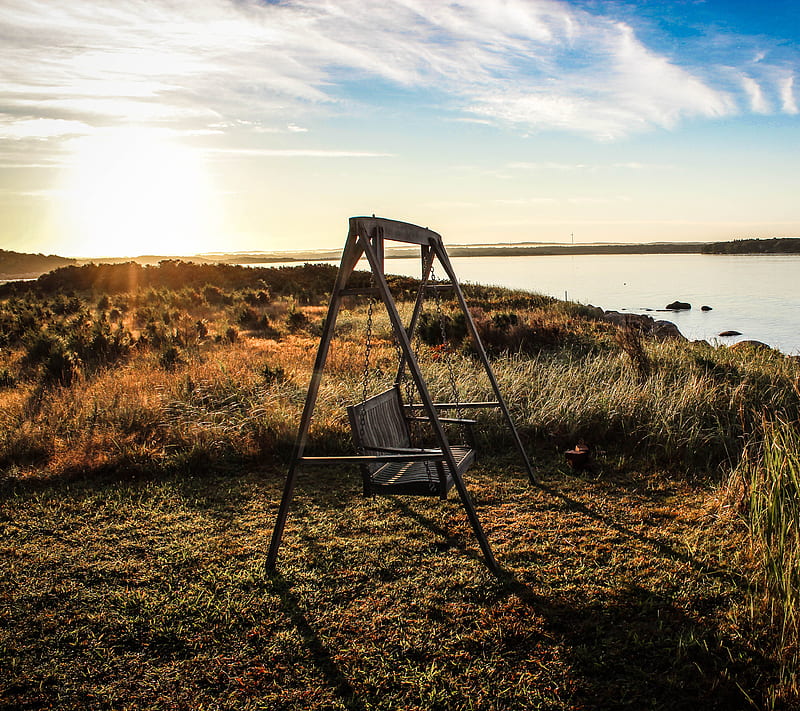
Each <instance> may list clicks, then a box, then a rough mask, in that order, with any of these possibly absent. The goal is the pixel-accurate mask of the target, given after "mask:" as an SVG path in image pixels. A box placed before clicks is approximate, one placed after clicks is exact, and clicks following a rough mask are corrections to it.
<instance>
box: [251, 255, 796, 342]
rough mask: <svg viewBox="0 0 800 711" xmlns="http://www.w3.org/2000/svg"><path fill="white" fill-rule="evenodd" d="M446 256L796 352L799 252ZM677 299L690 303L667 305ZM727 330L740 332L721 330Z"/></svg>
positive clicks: (462, 269) (521, 284)
mask: <svg viewBox="0 0 800 711" xmlns="http://www.w3.org/2000/svg"><path fill="white" fill-rule="evenodd" d="M451 261H452V263H453V268H454V270H455V272H456V275H457V276H458V278H459V281H461V282H472V283H479V284H492V285H498V286H505V287H510V288H514V289H525V290H527V291H532V292H536V293H539V294H546V295H549V296H554V297H556V298H559V299H567V300H570V301H576V302H579V303H582V304H592V305H594V306H599V307H601V308H603V309H605V310H607V311H621V312H627V313H636V314H647V315H649V316H652V317H653V318H654V319H663V320H666V321H672V322H673V323H674V324H675V325H676V326H677V327H678V328H679V329H680V331H681V333H683V335H684V336H686V337H687V338H689V339H690V340H705V341H708V342H709V343H712V344H714V345H731V344H733V343H735V342H737V341H741V340H755V341H761V342H762V343H766V344H767V345H769V346H772V347H773V348H776V349H778V350H780V351H782V352H783V353H786V354H789V355H800V255H716V254H714V255H711V254H708V255H707V254H616V255H611V254H603V255H555V256H541V255H531V256H527V255H526V256H508V257H502V256H500V257H452V258H451ZM251 266H256V265H251ZM258 266H276V264H275V263H271V264H264V265H258ZM359 268H366V266H365V264H362V265H360V266H359ZM386 271H387V272H388V273H393V274H403V275H408V276H419V271H420V264H419V260H418V259H389V260H387V261H386ZM440 271H441V270H440ZM676 300H677V301H683V302H686V303H689V304H691V307H692V308H691V309H688V310H685V311H669V310H666V306H667V304H670V303H672V302H674V301H676ZM703 306H708V307H710V310H706V311H703V310H702V308H701V307H703ZM725 331H738V332H739V334H740V335H736V336H721V335H720V334H721V333H723V332H725Z"/></svg>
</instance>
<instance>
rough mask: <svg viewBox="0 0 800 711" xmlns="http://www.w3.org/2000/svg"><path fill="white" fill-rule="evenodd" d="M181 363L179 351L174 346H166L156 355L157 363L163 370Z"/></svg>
mask: <svg viewBox="0 0 800 711" xmlns="http://www.w3.org/2000/svg"><path fill="white" fill-rule="evenodd" d="M181 363H183V360H182V359H181V354H180V351H179V350H178V349H177V348H176V347H175V346H167V347H166V348H165V349H164V350H163V351H161V355H160V356H159V357H158V364H159V365H160V366H161V367H162V368H163V369H164V370H175V367H176V366H178V365H180V364H181Z"/></svg>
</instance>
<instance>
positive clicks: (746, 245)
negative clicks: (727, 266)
mask: <svg viewBox="0 0 800 711" xmlns="http://www.w3.org/2000/svg"><path fill="white" fill-rule="evenodd" d="M702 253H703V254H800V238H796V237H771V238H769V239H735V240H731V241H730V242H709V243H708V244H707V245H705V246H704V247H703V249H702Z"/></svg>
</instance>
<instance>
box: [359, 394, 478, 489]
mask: <svg viewBox="0 0 800 711" xmlns="http://www.w3.org/2000/svg"><path fill="white" fill-rule="evenodd" d="M405 411H406V408H405V406H404V405H403V401H402V396H401V395H400V388H399V387H398V386H397V385H395V386H393V387H391V388H389V389H388V390H386V391H384V392H382V393H379V394H378V395H374V396H372V397H371V398H368V399H366V400H365V401H364V402H360V403H358V404H357V405H351V406H350V407H348V408H347V414H348V416H349V418H350V427H351V429H352V432H353V439H354V440H355V444H356V446H357V447H358V449H359V450H360V451H363V452H364V453H365V455H366V456H364V457H363V458H362V461H361V473H362V476H363V480H364V496H371V495H373V494H387V495H389V494H406V495H409V496H437V495H438V496H439V498H442V499H446V498H447V492H449V491H450V489H451V488H452V487H453V484H454V481H453V475H452V472H451V470H450V467H449V466H448V464H447V458H446V457H445V456H444V453H443V452H442V450H441V449H426V448H418V447H413V446H412V444H411V433H410V429H409V419H408V418H407V417H406V412H405ZM412 419H413V420H414V421H420V420H427V418H421V417H414V418H412ZM439 421H440V422H456V423H460V424H466V425H473V424H475V420H464V419H454V418H445V417H443V418H439ZM450 450H451V452H452V454H453V459H454V460H455V464H456V468H457V470H458V474H459V475H461V474H463V473H464V472H465V471H467V469H469V467H470V465H471V464H472V462H474V461H475V451H474V450H473V449H472V447H469V446H461V445H458V446H451V447H450ZM404 455H406V456H407V457H408V458H407V459H404ZM387 459H388V460H389V461H387Z"/></svg>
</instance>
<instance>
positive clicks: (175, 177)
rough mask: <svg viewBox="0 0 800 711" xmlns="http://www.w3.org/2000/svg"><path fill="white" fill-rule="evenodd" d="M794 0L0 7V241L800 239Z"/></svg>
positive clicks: (367, 0) (123, 0)
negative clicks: (368, 234)
mask: <svg viewBox="0 0 800 711" xmlns="http://www.w3.org/2000/svg"><path fill="white" fill-rule="evenodd" d="M799 39H800V3H796V2H795V1H794V0H769V1H768V2H763V3H755V2H751V1H750V0H742V1H739V0H705V1H702V0H673V1H672V2H663V3H657V2H649V1H648V0H627V1H626V0H619V1H615V0H609V1H603V2H600V1H599V0H575V1H572V2H562V1H558V0H462V1H461V2H449V1H448V0H399V1H397V2H391V1H389V0H285V1H277V2H270V1H265V0H260V1H257V0H115V2H113V3H110V2H105V1H100V0H70V2H67V3H64V2H54V1H52V0H2V2H0V51H1V52H2V54H1V55H0V56H1V57H2V61H1V62H0V248H3V249H10V250H15V251H22V252H43V253H47V254H50V253H55V254H61V255H64V256H80V257H91V256H135V255H141V254H163V255H192V254H199V253H204V252H219V251H229V252H232V251H274V250H293V249H330V248H337V247H340V246H341V245H342V244H343V243H344V238H345V236H346V233H347V218H348V217H350V216H353V215H364V214H376V215H378V216H381V217H389V218H392V219H399V220H404V221H408V222H413V223H415V224H419V225H423V226H427V227H430V228H431V229H433V230H436V231H437V232H439V233H440V234H442V235H443V237H444V239H445V243H446V244H447V243H450V244H470V243H498V242H521V241H531V242H570V241H573V240H574V242H575V243H582V242H583V243H586V242H654V241H716V240H726V239H735V238H751V237H776V236H777V237H797V236H800V200H798V197H797V196H798V195H800V171H798V164H800V42H798V40H799Z"/></svg>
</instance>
